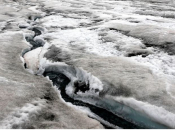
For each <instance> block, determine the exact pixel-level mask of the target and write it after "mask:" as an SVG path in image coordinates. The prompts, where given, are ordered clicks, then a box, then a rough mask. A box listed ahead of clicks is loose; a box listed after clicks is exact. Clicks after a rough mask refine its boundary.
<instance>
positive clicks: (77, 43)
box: [0, 0, 175, 128]
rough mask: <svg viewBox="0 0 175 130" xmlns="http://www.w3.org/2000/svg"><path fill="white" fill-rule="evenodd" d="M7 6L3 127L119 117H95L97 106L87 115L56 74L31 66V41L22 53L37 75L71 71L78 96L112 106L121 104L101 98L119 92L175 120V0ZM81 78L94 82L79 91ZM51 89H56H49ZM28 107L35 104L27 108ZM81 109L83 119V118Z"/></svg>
mask: <svg viewBox="0 0 175 130" xmlns="http://www.w3.org/2000/svg"><path fill="white" fill-rule="evenodd" d="M1 6H3V8H4V9H3V10H1V11H0V30H1V31H0V35H1V38H0V41H1V54H2V57H1V58H0V61H1V62H0V64H1V69H0V74H1V75H0V76H1V77H0V83H1V84H2V85H1V88H0V89H1V90H2V91H1V93H2V94H1V97H2V99H3V100H2V101H0V105H2V106H4V108H2V111H1V113H0V120H1V125H0V126H2V128H28V127H29V128H30V127H32V128H33V127H34V128H103V126H102V125H101V124H100V123H99V122H98V121H100V122H101V123H103V124H105V125H107V126H110V127H113V125H116V124H112V123H111V122H109V121H108V120H105V119H101V118H102V117H101V118H100V117H97V116H96V117H94V115H93V114H92V113H91V112H87V111H86V112H85V113H83V114H82V115H81V113H79V112H78V111H77V107H75V106H74V105H73V106H72V105H68V106H67V104H66V102H64V101H62V98H60V96H57V94H58V95H60V93H59V92H58V91H57V90H56V89H54V88H53V87H51V85H50V82H48V80H46V79H44V78H43V77H42V76H35V75H31V74H29V73H28V72H26V71H25V69H23V67H22V63H21V62H20V60H19V58H20V52H21V51H22V50H23V49H25V48H27V44H28V46H30V47H31V45H30V44H32V45H33V47H31V48H32V49H31V50H30V49H26V50H24V51H23V54H22V56H23V57H21V59H22V60H23V62H24V63H23V64H24V67H25V68H26V70H28V71H29V72H31V73H32V74H37V75H41V74H43V73H46V72H52V73H53V72H54V73H55V72H59V73H62V74H64V75H65V76H67V77H68V78H69V79H70V83H69V84H68V85H67V87H66V93H67V94H68V95H69V96H70V97H71V98H72V99H75V100H80V101H83V102H86V103H90V104H92V105H96V106H99V107H104V108H105V109H107V110H108V111H110V112H115V111H116V109H114V108H115V107H114V108H113V107H111V108H110V107H105V105H104V104H101V102H103V101H104V103H107V104H109V105H110V101H111V100H112V101H116V104H117V103H122V104H123V105H126V106H129V107H130V108H132V109H134V110H136V111H137V112H138V113H139V112H140V113H142V114H144V115H146V117H148V118H149V119H150V120H153V121H155V122H157V123H159V124H161V125H165V126H166V127H168V128H175V125H174V121H175V110H174V107H175V81H174V79H175V31H174V29H175V20H174V18H175V5H174V4H173V2H172V1H170V0H162V1H160V0H159V1H158V0H142V1H141V0H132V1H131V0H124V1H118V0H91V1H88V0H52V2H51V1H49V0H38V1H36V0H29V1H25V0H16V1H13V2H9V1H7V0H4V1H3V2H1ZM19 27H20V28H21V29H20V28H19ZM25 40H27V41H25ZM29 43H30V44H29ZM28 48H29V47H28ZM23 58H24V59H23ZM12 59H17V60H12ZM5 72H7V73H5ZM36 77H37V78H36ZM53 77H55V75H52V78H53ZM76 81H82V82H84V83H85V84H86V87H87V86H89V88H88V90H85V91H84V89H87V88H82V89H81V88H80V90H79V91H78V90H77V89H76V88H75V82H76ZM38 82H39V83H38ZM40 83H41V84H40ZM38 84H39V85H38ZM5 86H8V87H5ZM28 86H30V87H28ZM31 86H32V87H31ZM35 86H37V87H35ZM40 86H41V87H40ZM43 86H44V87H43ZM80 87H81V86H80ZM48 90H50V91H51V92H50V93H47V91H48ZM11 91H14V93H12V92H11ZM24 91H25V93H24ZM75 91H77V92H75ZM51 93H54V94H53V100H49V101H47V100H48V98H46V99H43V98H42V99H41V97H42V96H43V95H47V96H46V97H49V98H50V94H51ZM8 95H10V96H8ZM26 95H28V96H26ZM30 95H32V97H31V96H30ZM35 95H36V96H35ZM9 97H10V98H9ZM91 97H92V98H91ZM97 97H98V98H97ZM38 98H39V99H38ZM96 98H97V99H98V100H96ZM63 100H64V98H63ZM10 102H13V103H12V105H13V107H11V105H10V104H11V103H10ZM33 102H38V106H37V107H36V106H34V107H33V108H32V109H30V107H31V106H32V104H33ZM27 103H28V104H29V105H28V107H29V108H28V107H27V106H26V104H27ZM57 103H58V104H59V105H58V106H60V107H61V106H62V105H63V106H64V107H65V108H64V107H63V108H64V109H63V108H60V107H58V106H57ZM4 104H5V105H4ZM114 106H115V105H114ZM12 108H14V109H12ZM75 108H76V109H75ZM26 109H30V111H27V112H26V113H27V114H25V112H24V111H25V110H26ZM48 109H49V110H48ZM81 109H82V108H81ZM86 109H87V108H86ZM78 110H79V109H78ZM58 111H59V112H58ZM72 111H75V113H77V114H73V113H72ZM88 111H89V110H88ZM15 112H16V114H17V115H18V116H20V118H18V116H16V115H15V114H14V113H15ZM45 112H46V113H49V114H50V113H51V114H50V115H49V114H48V116H49V117H47V116H46V117H45V116H42V114H44V113H45ZM121 112H126V111H124V110H122V111H121ZM19 113H20V114H19ZM23 113H24V114H23ZM90 113H91V114H90ZM65 114H66V115H65ZM69 114H70V115H69ZM130 114H131V115H132V112H131V113H130ZM4 115H6V116H5V117H4ZM32 115H34V116H32ZM46 115H47V114H46ZM87 115H89V116H90V115H91V117H93V118H95V119H97V120H98V121H95V120H94V119H91V118H89V117H88V116H87ZM123 115H124V113H123ZM124 116H125V115H124ZM52 117H54V118H53V119H51V118H52ZM77 117H79V120H78V121H75V120H74V119H75V118H77ZM16 118H18V119H16ZM24 118H25V119H24ZM47 118H49V121H47ZM59 118H60V119H59ZM33 119H35V120H33ZM37 119H39V121H38V122H39V123H36V120H37ZM130 119H131V120H132V119H133V118H132V117H130ZM30 120H33V121H31V122H30ZM136 120H137V119H136ZM12 122H14V123H15V124H13V123H12ZM87 122H89V123H87ZM110 123H111V125H109V124H110ZM66 124H67V125H66ZM75 124H76V125H75ZM74 125H75V126H74ZM148 126H149V123H148Z"/></svg>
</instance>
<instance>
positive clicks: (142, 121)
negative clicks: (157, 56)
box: [23, 27, 168, 129]
mask: <svg viewBox="0 0 175 130" xmlns="http://www.w3.org/2000/svg"><path fill="white" fill-rule="evenodd" d="M32 31H34V32H35V35H34V36H33V37H26V41H28V42H29V43H30V44H31V45H33V47H32V48H31V50H33V49H36V48H38V47H41V46H43V45H44V43H43V42H41V41H42V40H41V41H36V40H34V38H35V37H36V36H39V35H41V34H42V32H41V29H40V28H37V27H34V28H33V29H32ZM29 51H30V50H29ZM24 53H25V52H24ZM23 55H24V54H23ZM25 67H27V66H26V64H25ZM57 67H59V66H51V65H50V66H48V67H47V68H45V71H44V73H43V76H45V77H46V76H48V77H49V79H50V80H52V82H53V85H55V86H57V88H58V90H60V94H61V96H62V98H63V99H64V100H65V102H70V103H72V104H73V105H76V106H83V107H87V108H89V109H90V110H91V112H92V113H94V114H95V115H97V116H99V117H101V118H102V119H103V120H104V121H107V122H108V123H109V124H111V126H109V124H104V122H103V124H104V125H106V126H108V127H110V128H113V126H116V127H120V128H126V129H134V128H135V129H136V128H137V129H144V128H154V129H157V128H158V129H164V128H168V127H167V126H164V125H162V124H159V123H157V122H155V121H153V120H151V119H150V118H148V117H147V116H146V115H144V114H142V113H139V112H137V111H136V110H134V109H133V108H131V107H128V106H126V105H124V104H121V103H119V102H117V101H114V100H112V99H105V98H100V97H99V98H98V97H92V98H91V97H88V98H89V100H96V101H97V102H96V103H93V101H92V103H91V102H86V101H84V100H81V99H80V100H79V99H74V98H72V97H71V96H70V95H68V94H67V93H66V87H67V85H68V84H69V83H70V82H71V79H69V78H68V77H67V76H66V75H64V74H63V73H60V72H57V71H56V70H57V69H56V68H57ZM52 68H55V69H52ZM52 70H55V71H52ZM75 94H76V93H75ZM97 120H98V119H97Z"/></svg>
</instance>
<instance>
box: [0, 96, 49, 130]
mask: <svg viewBox="0 0 175 130" xmlns="http://www.w3.org/2000/svg"><path fill="white" fill-rule="evenodd" d="M44 107H46V100H41V99H40V100H36V101H33V102H32V103H27V104H25V105H24V106H23V107H22V108H15V109H16V110H14V111H13V112H12V113H11V114H10V115H8V116H7V117H6V118H5V119H3V120H2V121H1V123H0V128H1V129H12V128H15V125H16V126H18V128H20V129H22V125H23V124H24V123H25V122H27V121H29V122H30V120H31V119H30V118H31V117H32V116H33V117H34V116H37V114H38V113H39V112H40V111H41V110H42V108H44ZM19 126H21V127H19Z"/></svg>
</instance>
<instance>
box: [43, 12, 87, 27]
mask: <svg viewBox="0 0 175 130" xmlns="http://www.w3.org/2000/svg"><path fill="white" fill-rule="evenodd" d="M41 22H43V23H42V24H43V25H44V26H45V27H48V28H49V27H64V26H66V27H77V26H79V24H80V23H90V21H89V20H87V19H73V18H64V17H63V16H59V15H51V16H47V17H44V18H42V19H41Z"/></svg>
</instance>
